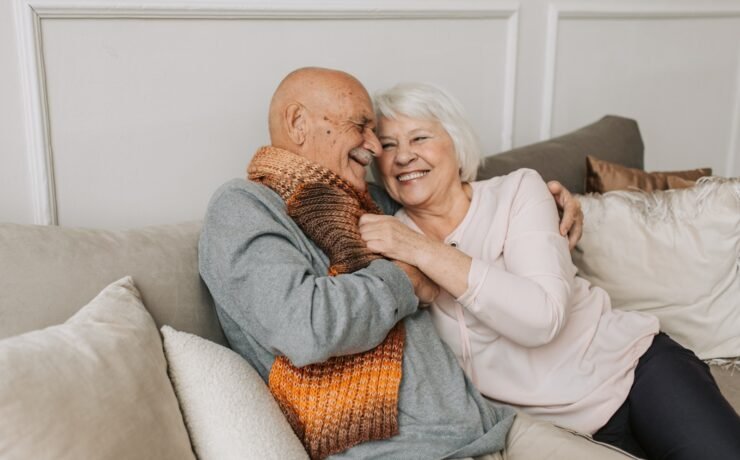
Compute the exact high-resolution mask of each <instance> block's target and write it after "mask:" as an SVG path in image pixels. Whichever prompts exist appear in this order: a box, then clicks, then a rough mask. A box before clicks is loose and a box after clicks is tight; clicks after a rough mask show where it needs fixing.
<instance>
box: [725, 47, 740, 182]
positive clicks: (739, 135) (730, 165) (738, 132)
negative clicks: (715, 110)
mask: <svg viewBox="0 0 740 460" xmlns="http://www.w3.org/2000/svg"><path fill="white" fill-rule="evenodd" d="M738 164H740V52H738V55H737V70H736V71H735V105H734V107H733V111H732V117H731V118H730V146H729V149H728V150H727V159H726V161H725V176H727V177H733V176H740V171H738V172H737V173H735V167H736V166H737V165H738Z"/></svg>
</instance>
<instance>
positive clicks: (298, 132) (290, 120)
mask: <svg viewBox="0 0 740 460" xmlns="http://www.w3.org/2000/svg"><path fill="white" fill-rule="evenodd" d="M307 116H308V114H307V113H306V108H305V107H303V105H302V104H299V103H297V102H296V103H293V104H289V105H288V106H287V107H286V108H285V113H284V117H285V127H286V130H287V132H288V137H290V139H291V140H292V141H293V143H294V144H295V145H303V143H304V142H306V133H307V132H308V118H307Z"/></svg>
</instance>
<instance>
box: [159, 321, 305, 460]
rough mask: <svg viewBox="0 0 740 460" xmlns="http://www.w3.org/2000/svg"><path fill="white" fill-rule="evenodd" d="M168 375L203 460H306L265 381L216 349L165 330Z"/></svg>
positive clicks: (239, 359) (229, 352)
mask: <svg viewBox="0 0 740 460" xmlns="http://www.w3.org/2000/svg"><path fill="white" fill-rule="evenodd" d="M162 336H163V337H164V349H165V354H166V355H167V361H168V363H169V373H170V378H171V380H172V383H173V385H174V387H175V391H176V393H177V398H178V399H179V401H180V407H181V408H182V412H183V415H184V417H185V423H186V425H187V427H188V431H189V432H190V438H191V439H192V442H193V448H194V449H195V453H196V454H197V455H198V458H199V459H200V460H230V459H234V460H237V459H255V460H258V459H275V460H283V459H291V460H292V459H307V458H308V454H307V453H306V451H305V450H304V449H303V446H302V445H301V442H300V441H299V440H298V438H297V437H296V435H295V434H294V433H293V430H292V429H291V427H290V425H289V424H288V421H287V420H286V419H285V417H284V416H283V413H282V412H281V411H280V408H279V407H278V405H277V403H276V402H275V400H274V399H273V397H272V395H271V394H270V391H269V390H268V389H267V385H265V383H264V381H263V380H262V378H261V377H260V376H259V374H258V373H257V371H255V370H254V369H253V368H252V366H250V365H249V363H247V361H246V360H244V358H242V357H241V356H239V355H238V354H237V353H235V352H233V351H232V350H229V349H228V348H225V347H222V346H221V345H218V344H216V343H213V342H211V341H208V340H206V339H203V338H200V337H198V336H196V335H193V334H188V333H186V332H178V331H176V330H174V329H172V328H171V327H169V326H164V327H162Z"/></svg>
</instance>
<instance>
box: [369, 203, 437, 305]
mask: <svg viewBox="0 0 740 460" xmlns="http://www.w3.org/2000/svg"><path fill="white" fill-rule="evenodd" d="M359 230H360V237H362V239H363V240H364V241H365V244H367V248H368V249H369V250H371V251H372V252H376V253H378V254H382V255H383V256H385V257H387V258H389V259H391V260H393V262H394V263H395V264H396V265H398V266H399V267H400V268H401V270H403V271H404V273H406V276H408V277H409V280H410V281H411V284H412V285H413V286H414V294H416V297H418V298H419V301H420V302H421V303H422V304H430V303H432V302H434V299H436V298H437V296H438V295H439V286H438V285H437V284H436V283H435V282H434V281H432V280H431V279H429V277H427V276H426V275H425V274H424V273H422V272H421V270H419V269H418V268H417V266H418V265H419V257H421V256H424V255H425V252H424V251H431V250H430V249H429V248H428V246H429V243H430V241H429V239H428V238H427V237H426V236H424V235H422V234H420V233H417V232H415V231H413V230H412V229H410V228H409V227H407V226H406V225H404V224H403V223H401V222H400V221H399V220H398V219H396V218H395V217H391V216H381V215H377V214H365V215H363V216H362V217H360V224H359Z"/></svg>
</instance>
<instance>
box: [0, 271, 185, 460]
mask: <svg viewBox="0 0 740 460" xmlns="http://www.w3.org/2000/svg"><path fill="white" fill-rule="evenodd" d="M0 458H2V459H4V460H10V459H24V460H25V459H52V458H53V459H70V460H79V459H88V458H94V459H122V458H127V459H128V458H131V459H133V458H142V459H143V458H156V459H173V460H180V459H193V458H194V457H193V451H192V449H191V447H190V441H189V440H188V434H187V431H186V430H185V424H184V423H183V419H182V415H181V414H180V408H179V407H178V405H177V398H176V397H175V393H174V391H173V389H172V385H171V384H170V380H169V378H168V377H167V362H166V361H165V358H164V353H163V351H162V341H161V339H160V337H159V331H157V326H156V325H155V324H154V320H153V319H152V317H151V316H150V315H149V313H148V312H147V311H146V309H145V308H144V305H143V304H142V303H141V297H140V295H139V292H138V291H137V290H136V287H134V284H133V282H132V280H131V278H130V277H126V278H123V279H121V280H118V281H116V282H114V283H112V284H111V285H109V286H108V287H106V288H105V289H104V290H103V291H102V292H101V293H100V294H98V296H97V297H95V299H93V300H92V301H91V302H90V303H89V304H87V306H85V307H83V308H82V309H81V310H79V311H78V312H77V313H76V314H75V315H74V316H72V318H70V319H69V320H67V322H65V323H64V324H61V325H58V326H52V327H49V328H46V329H42V330H37V331H32V332H28V333H25V334H22V335H18V336H15V337H10V338H6V339H3V340H0Z"/></svg>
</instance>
